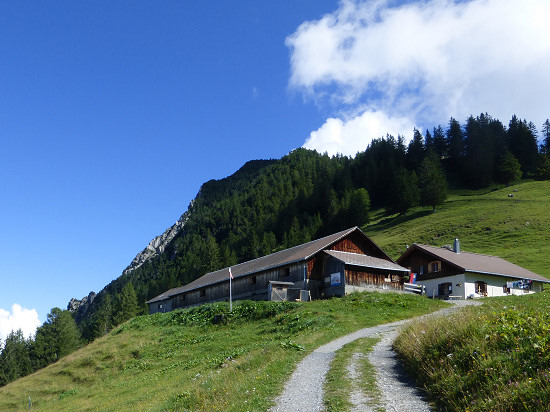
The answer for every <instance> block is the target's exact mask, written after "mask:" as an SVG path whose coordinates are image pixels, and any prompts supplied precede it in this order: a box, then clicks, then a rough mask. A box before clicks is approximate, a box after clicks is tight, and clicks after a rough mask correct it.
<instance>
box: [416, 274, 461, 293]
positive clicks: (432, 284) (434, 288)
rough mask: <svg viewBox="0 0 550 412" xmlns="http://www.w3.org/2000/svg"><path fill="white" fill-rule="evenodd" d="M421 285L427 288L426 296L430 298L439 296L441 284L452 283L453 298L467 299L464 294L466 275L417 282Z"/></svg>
mask: <svg viewBox="0 0 550 412" xmlns="http://www.w3.org/2000/svg"><path fill="white" fill-rule="evenodd" d="M416 283H418V284H419V285H423V286H425V287H426V296H428V297H429V298H431V297H437V296H439V284H440V283H451V284H452V285H453V286H452V292H451V294H450V295H451V296H456V297H458V298H459V299H465V298H466V295H465V294H464V274H463V273H462V274H460V275H454V276H446V277H442V278H436V279H429V280H420V281H417V282H416Z"/></svg>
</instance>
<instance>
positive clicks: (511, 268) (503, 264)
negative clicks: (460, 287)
mask: <svg viewBox="0 0 550 412" xmlns="http://www.w3.org/2000/svg"><path fill="white" fill-rule="evenodd" d="M415 248H416V249H419V250H422V251H424V252H427V253H429V254H430V255H432V256H434V257H437V258H439V259H441V260H443V261H446V262H449V263H451V264H453V265H455V266H458V267H459V268H460V269H462V270H463V271H464V272H476V273H485V274H490V275H496V276H507V277H514V278H520V279H531V280H538V281H542V282H549V283H550V279H547V278H545V277H543V276H541V275H538V274H536V273H534V272H531V271H530V270H527V269H525V268H522V267H521V266H518V265H515V264H513V263H511V262H508V261H507V260H504V259H502V258H500V257H498V256H491V255H482V254H479V253H471V252H462V251H461V252H460V253H455V252H453V251H452V250H449V249H447V248H443V247H435V246H428V245H419V244H416V243H415V244H414V245H413V246H411V247H410V248H409V249H408V250H407V251H406V252H405V253H404V254H403V255H402V256H401V257H400V258H399V259H397V261H398V262H402V261H403V259H404V258H405V257H406V256H408V255H409V254H410V253H411V252H412V251H413V250H414V249H415Z"/></svg>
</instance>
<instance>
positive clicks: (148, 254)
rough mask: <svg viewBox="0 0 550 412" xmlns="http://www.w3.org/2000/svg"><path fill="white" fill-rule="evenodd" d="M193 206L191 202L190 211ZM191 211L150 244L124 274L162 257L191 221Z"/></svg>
mask: <svg viewBox="0 0 550 412" xmlns="http://www.w3.org/2000/svg"><path fill="white" fill-rule="evenodd" d="M192 205H193V202H191V206H190V207H189V210H190V209H191V207H192ZM189 210H188V211H187V212H185V213H184V214H183V215H182V216H181V217H180V218H179V220H178V221H177V222H176V223H174V224H173V225H172V226H170V228H168V229H167V230H166V231H165V232H164V233H163V234H162V235H160V236H157V237H156V238H154V239H153V240H151V242H149V244H148V245H147V247H146V248H145V249H143V250H142V251H141V252H140V253H138V254H137V256H136V257H135V258H134V260H132V263H130V265H129V266H128V267H127V268H126V269H125V270H124V274H125V275H126V274H128V273H130V272H132V271H133V270H135V269H137V268H138V267H140V266H141V265H143V264H144V263H145V262H147V261H148V260H149V259H152V258H154V257H155V256H158V255H160V254H161V253H162V252H164V250H165V249H166V246H168V244H169V243H170V242H171V241H172V239H174V237H176V235H177V234H178V233H180V232H181V231H182V230H183V228H184V226H185V223H186V222H187V220H188V219H189Z"/></svg>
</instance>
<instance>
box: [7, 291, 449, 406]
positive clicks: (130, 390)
mask: <svg viewBox="0 0 550 412" xmlns="http://www.w3.org/2000/svg"><path fill="white" fill-rule="evenodd" d="M442 305H445V304H444V303H442V302H438V301H435V302H434V301H430V300H428V299H425V298H421V297H419V296H415V295H405V294H396V293H376V292H372V293H357V294H352V295H349V296H346V297H345V298H342V299H331V300H326V301H316V302H309V303H291V302H281V303H277V302H250V301H243V302H240V303H239V304H238V305H236V306H235V308H234V310H233V312H231V313H230V312H229V311H228V305H227V304H225V303H221V304H214V305H204V306H201V307H197V308H192V309H188V310H183V311H174V312H170V313H166V314H156V315H150V316H141V317H137V318H135V319H133V320H131V321H129V322H127V323H125V324H124V325H122V326H121V327H120V328H118V329H117V330H115V331H114V332H112V333H111V334H109V335H108V336H105V337H103V338H101V339H98V340H96V341H94V342H93V343H91V344H90V345H88V346H87V347H85V348H83V349H81V350H79V351H77V352H75V353H73V354H71V355H69V356H67V357H66V358H63V359H61V360H60V361H58V362H57V363H55V364H53V365H51V366H49V367H47V368H45V369H43V370H41V371H39V372H37V373H35V374H33V375H30V376H27V377H25V378H22V379H20V380H18V381H16V382H13V383H11V384H8V385H6V386H5V387H2V388H0V410H2V411H4V410H26V409H27V408H28V399H29V397H30V398H31V400H32V402H33V408H34V409H37V410H40V411H69V410H70V411H73V410H79V411H86V410H94V411H95V410H101V411H120V410H135V411H175V410H178V411H185V410H193V411H207V410H208V411H212V410H223V411H247V410H250V411H265V410H267V409H268V408H269V406H270V405H271V402H272V400H273V399H274V398H275V397H276V396H277V394H278V393H279V392H280V391H281V389H282V385H283V384H284V382H285V380H286V379H287V378H288V376H289V375H290V373H291V372H292V370H293V369H294V365H295V363H296V362H297V361H298V360H300V359H301V358H302V357H303V356H304V355H305V354H307V353H308V352H310V351H312V350H313V349H314V348H316V347H318V346H319V345H321V344H324V343H326V342H328V341H330V340H332V339H334V338H335V337H337V336H341V335H343V334H346V333H349V332H351V331H354V330H357V329H359V328H362V327H369V326H373V325H376V324H379V323H384V322H388V321H394V320H397V319H403V318H407V317H411V316H414V315H418V314H421V313H426V312H429V311H432V310H435V309H437V308H440V307H441V306H442Z"/></svg>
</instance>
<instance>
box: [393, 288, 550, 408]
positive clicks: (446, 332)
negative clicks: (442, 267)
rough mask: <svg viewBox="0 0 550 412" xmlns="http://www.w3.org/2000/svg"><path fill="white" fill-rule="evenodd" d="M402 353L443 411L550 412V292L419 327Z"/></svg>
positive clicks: (488, 303)
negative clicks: (549, 411)
mask: <svg viewBox="0 0 550 412" xmlns="http://www.w3.org/2000/svg"><path fill="white" fill-rule="evenodd" d="M395 348H396V350H397V351H398V353H399V354H400V356H402V358H403V359H404V361H405V363H406V364H407V366H408V368H409V370H410V371H411V372H412V373H413V375H414V376H416V377H417V379H418V381H419V383H420V384H421V385H422V386H423V387H424V388H425V389H426V391H427V392H428V393H430V394H431V396H432V397H433V398H434V400H435V401H436V402H437V403H438V405H439V406H440V407H441V408H442V409H443V410H449V411H548V410H550V293H549V292H548V291H545V292H543V293H539V294H535V295H529V296H516V297H513V296H510V297H504V298H490V299H487V300H485V304H484V305H483V306H480V307H471V308H465V309H463V310H461V311H460V312H459V313H457V314H455V315H451V316H449V317H444V318H443V317H442V318H439V319H436V320H433V319H430V320H424V321H416V322H414V323H413V324H411V325H410V326H409V327H407V328H406V330H405V331H404V332H403V333H402V334H401V335H400V336H399V337H398V339H397V340H396V342H395Z"/></svg>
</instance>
